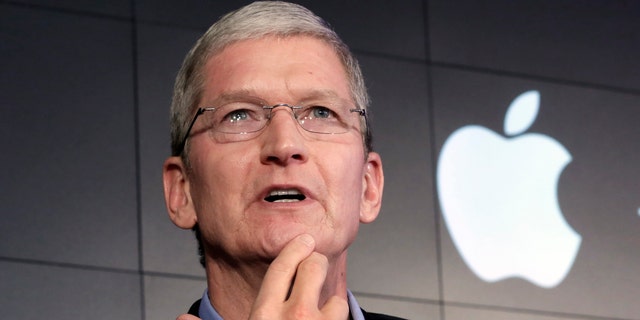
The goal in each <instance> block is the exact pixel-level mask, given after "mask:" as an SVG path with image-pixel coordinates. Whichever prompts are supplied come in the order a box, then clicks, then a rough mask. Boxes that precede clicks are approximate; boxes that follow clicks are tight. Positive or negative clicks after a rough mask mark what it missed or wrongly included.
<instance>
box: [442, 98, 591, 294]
mask: <svg viewBox="0 0 640 320" xmlns="http://www.w3.org/2000/svg"><path fill="white" fill-rule="evenodd" d="M539 104H540V94H539V93H538V91H527V92H525V93H522V94H521V95H520V96H518V97H517V98H516V99H514V100H513V102H512V103H511V105H510V106H509V109H508V111H507V113H506V115H505V120H504V131H505V134H506V135H507V136H512V138H504V137H502V136H500V135H499V134H497V133H495V132H493V131H491V130H489V129H487V128H484V127H481V126H477V125H468V126H464V127H462V128H459V129H458V130H456V131H455V132H454V133H452V134H451V136H449V138H448V139H447V141H446V142H445V143H444V145H443V147H442V151H441V152H440V157H439V160H438V169H437V188H438V197H439V200H440V206H441V208H442V213H443V216H444V222H445V224H446V226H447V229H448V230H449V233H450V234H451V237H452V238H453V242H454V244H455V246H456V248H457V249H458V251H459V252H460V254H461V255H462V258H463V260H464V261H465V263H466V264H467V265H468V266H469V267H470V268H471V270H472V271H473V272H474V273H475V274H476V275H477V276H478V277H480V278H481V279H482V280H484V281H488V282H494V281H499V280H502V279H505V278H508V277H521V278H524V279H526V280H528V281H530V282H532V283H534V284H536V285H538V286H540V287H544V288H550V287H554V286H556V285H558V284H559V283H560V282H562V280H563V279H564V278H565V276H566V275H567V273H568V272H569V270H570V269H571V266H572V265H573V261H574V259H575V257H576V254H577V252H578V249H579V247H580V242H581V241H582V238H581V236H580V235H579V234H578V233H576V232H575V231H574V230H573V229H572V228H571V226H569V224H568V223H567V222H566V220H565V219H564V216H563V215H562V212H561V211H560V207H559V205H558V199H557V184H558V178H559V177H560V173H561V172H562V170H563V169H564V168H565V166H566V165H567V164H569V162H571V154H569V152H567V150H566V149H565V148H564V147H563V146H562V145H561V144H560V143H558V142H557V141H556V140H554V139H552V138H550V137H548V136H546V135H542V134H538V133H528V134H522V133H523V132H524V131H526V130H527V129H528V128H529V127H530V126H531V124H532V123H533V122H534V121H535V118H536V116H537V115H538V109H539ZM521 134H522V135H521Z"/></svg>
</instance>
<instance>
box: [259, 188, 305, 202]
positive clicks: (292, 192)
mask: <svg viewBox="0 0 640 320" xmlns="http://www.w3.org/2000/svg"><path fill="white" fill-rule="evenodd" d="M305 198H306V196H305V195H304V194H302V192H300V190H298V189H278V190H272V191H271V192H269V194H268V195H267V196H266V197H265V198H264V200H265V201H268V202H296V201H302V200H304V199H305Z"/></svg>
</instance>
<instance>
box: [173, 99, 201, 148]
mask: <svg viewBox="0 0 640 320" xmlns="http://www.w3.org/2000/svg"><path fill="white" fill-rule="evenodd" d="M204 111H205V109H204V108H198V111H196V114H195V115H194V116H193V119H192V120H191V123H189V127H188V128H187V131H186V133H185V134H184V138H183V139H182V142H181V143H180V149H179V150H180V151H179V152H178V154H179V155H180V154H182V152H183V151H184V147H185V145H186V144H187V139H188V138H189V134H190V133H191V129H192V128H193V125H194V124H195V123H196V120H197V119H198V117H199V116H200V115H201V114H203V113H204Z"/></svg>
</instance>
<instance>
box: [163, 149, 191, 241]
mask: <svg viewBox="0 0 640 320" xmlns="http://www.w3.org/2000/svg"><path fill="white" fill-rule="evenodd" d="M186 169H187V168H186V167H185V165H184V163H183V162H182V159H180V157H169V158H168V159H167V160H166V161H165V162H164V165H163V166H162V180H163V183H164V201H165V204H166V205H167V210H168V211H169V217H170V218H171V221H173V223H174V224H175V225H176V226H178V227H180V228H183V229H191V228H192V227H193V226H195V224H196V222H197V221H198V218H197V216H196V212H195V209H194V207H193V201H192V200H191V193H190V188H189V180H188V177H187V170H186Z"/></svg>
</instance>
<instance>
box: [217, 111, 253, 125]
mask: <svg viewBox="0 0 640 320" xmlns="http://www.w3.org/2000/svg"><path fill="white" fill-rule="evenodd" d="M251 113H252V111H251V110H248V109H237V110H233V111H231V112H229V113H227V114H226V115H225V116H224V117H223V118H222V121H221V122H228V123H236V122H240V121H246V120H249V119H251V117H252V115H251Z"/></svg>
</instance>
